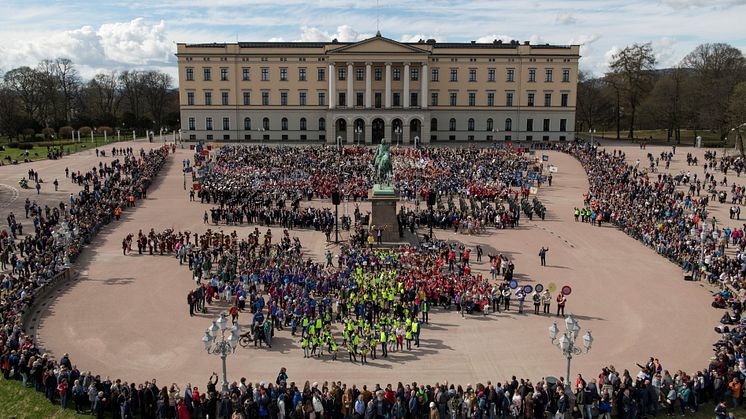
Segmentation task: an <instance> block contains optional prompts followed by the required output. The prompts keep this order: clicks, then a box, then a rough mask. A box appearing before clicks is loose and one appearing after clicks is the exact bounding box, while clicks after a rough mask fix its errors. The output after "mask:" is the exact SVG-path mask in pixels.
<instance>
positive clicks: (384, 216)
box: [368, 184, 402, 243]
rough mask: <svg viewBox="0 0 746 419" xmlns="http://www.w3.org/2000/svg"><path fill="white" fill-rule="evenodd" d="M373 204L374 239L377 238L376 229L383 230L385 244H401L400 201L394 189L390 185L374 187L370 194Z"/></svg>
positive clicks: (371, 221)
mask: <svg viewBox="0 0 746 419" xmlns="http://www.w3.org/2000/svg"><path fill="white" fill-rule="evenodd" d="M368 200H369V201H370V203H371V216H370V225H369V226H368V227H369V228H371V232H372V233H373V237H374V238H375V237H376V233H375V229H377V228H378V227H381V228H383V231H382V233H381V240H382V241H383V242H385V243H399V242H401V241H402V239H401V238H400V237H399V222H398V220H397V218H396V201H398V200H399V196H398V195H397V193H396V191H394V188H393V187H392V186H390V185H380V184H375V185H373V189H371V190H370V192H369V193H368Z"/></svg>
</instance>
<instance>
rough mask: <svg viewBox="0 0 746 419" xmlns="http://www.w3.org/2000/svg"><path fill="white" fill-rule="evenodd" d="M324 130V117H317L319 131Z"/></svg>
mask: <svg viewBox="0 0 746 419" xmlns="http://www.w3.org/2000/svg"><path fill="white" fill-rule="evenodd" d="M324 130H326V119H324V118H319V131H324Z"/></svg>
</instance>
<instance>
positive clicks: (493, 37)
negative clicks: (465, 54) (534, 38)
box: [477, 34, 515, 43]
mask: <svg viewBox="0 0 746 419" xmlns="http://www.w3.org/2000/svg"><path fill="white" fill-rule="evenodd" d="M496 39H497V40H498V41H503V43H508V42H510V41H512V40H514V39H515V38H513V37H512V36H510V35H497V34H492V35H484V36H480V37H479V38H477V42H482V43H490V42H494V41H495V40H496Z"/></svg>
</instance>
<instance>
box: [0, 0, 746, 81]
mask: <svg viewBox="0 0 746 419" xmlns="http://www.w3.org/2000/svg"><path fill="white" fill-rule="evenodd" d="M378 3H379V5H378V6H377V5H376V1H375V0H367V1H357V0H317V1H302V0H249V1H239V0H159V1H145V0H135V1H129V2H120V1H109V0H98V1H74V0H49V1H41V0H24V1H19V0H3V1H2V2H0V39H2V42H0V71H7V70H9V69H11V68H14V67H17V66H21V65H34V64H36V63H37V62H38V61H40V60H42V59H44V58H55V57H58V56H64V57H67V58H70V59H72V60H73V61H74V62H76V63H77V64H78V67H79V70H80V72H81V74H82V75H83V76H84V77H90V76H91V75H93V74H95V73H96V72H99V71H112V70H121V69H128V68H140V69H148V68H158V69H162V70H164V71H167V72H169V73H170V74H172V75H175V74H176V67H175V59H174V57H173V53H174V52H175V42H235V41H236V40H237V39H238V40H241V41H268V40H284V41H301V40H302V41H326V40H331V39H332V38H337V39H339V40H340V41H355V40H360V39H365V38H367V37H370V36H372V35H373V34H375V32H376V26H377V25H376V22H377V21H378V22H379V24H378V26H379V28H380V31H381V33H382V34H383V36H386V37H388V38H392V39H395V40H398V41H417V40H418V39H420V38H422V39H427V38H435V39H436V40H438V41H452V42H468V41H471V40H477V41H481V42H491V41H492V40H493V39H502V40H511V39H517V40H520V41H526V40H530V41H532V42H542V43H543V42H547V43H552V44H580V45H582V48H581V54H582V55H583V59H582V60H581V64H580V67H581V69H582V70H585V71H588V72H591V73H594V74H602V73H603V72H605V71H606V70H607V64H608V62H609V60H610V58H611V57H612V56H613V54H614V53H615V52H616V51H618V50H619V49H621V48H623V47H624V46H626V45H630V44H632V43H643V42H651V43H652V44H653V48H654V51H655V53H656V55H657V58H658V61H659V66H661V67H667V66H672V65H676V64H677V63H678V62H680V61H681V59H682V58H683V57H684V56H685V55H686V54H687V53H688V52H689V51H691V50H692V49H693V48H694V47H696V46H697V45H698V44H700V43H705V42H726V43H729V44H731V45H733V46H736V47H738V48H740V49H741V50H746V30H744V29H743V28H744V20H745V19H746V0H650V1H646V0H627V1H616V0H615V1H611V0H552V1H546V0H524V1H507V0H448V1H447V0H425V1H423V0H418V1H414V0H379V2H378Z"/></svg>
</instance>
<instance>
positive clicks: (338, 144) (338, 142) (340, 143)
mask: <svg viewBox="0 0 746 419" xmlns="http://www.w3.org/2000/svg"><path fill="white" fill-rule="evenodd" d="M337 148H342V136H341V135H338V136H337Z"/></svg>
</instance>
